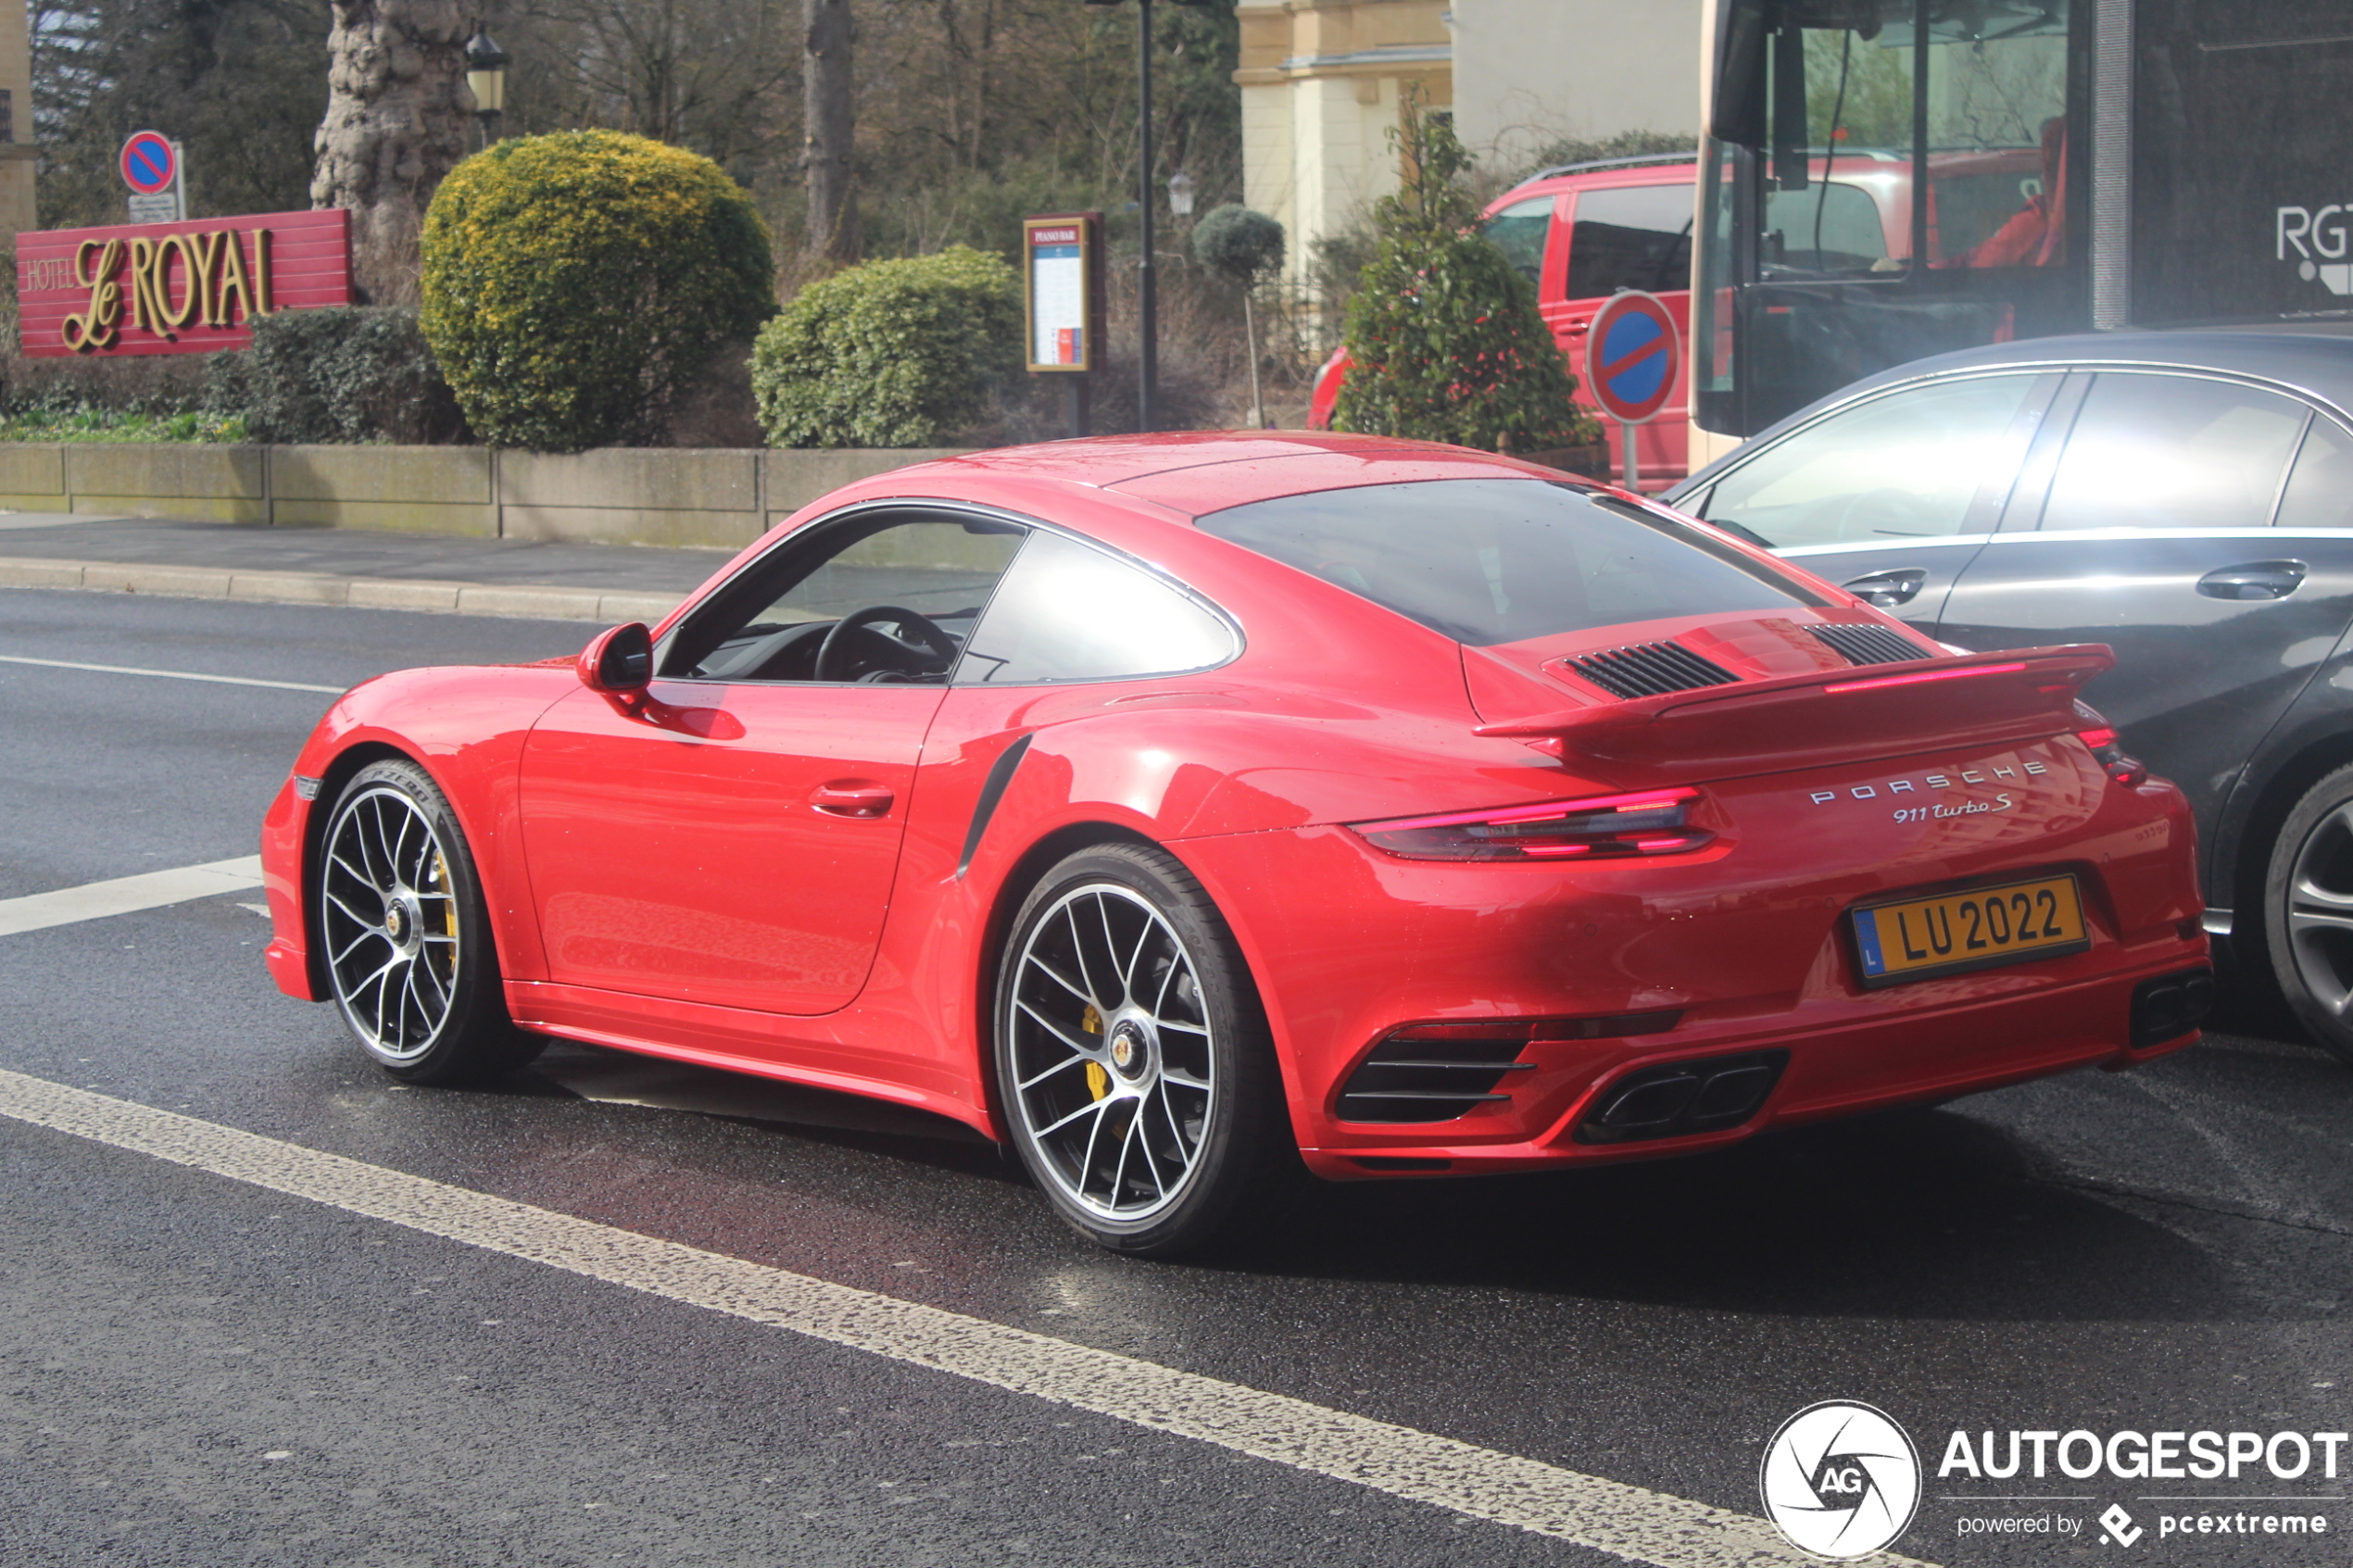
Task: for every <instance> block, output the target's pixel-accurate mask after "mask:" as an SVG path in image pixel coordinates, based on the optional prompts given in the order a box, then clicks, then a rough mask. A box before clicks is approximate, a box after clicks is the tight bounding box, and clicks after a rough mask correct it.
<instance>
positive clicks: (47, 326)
mask: <svg viewBox="0 0 2353 1568" xmlns="http://www.w3.org/2000/svg"><path fill="white" fill-rule="evenodd" d="M350 303H351V214H350V213H349V212H348V211H346V210H345V209H344V208H341V207H330V208H327V209H326V210H324V211H320V212H270V213H262V214H260V215H258V216H255V217H247V218H207V219H197V220H191V221H189V222H185V223H132V224H126V225H122V226H120V227H116V228H110V229H44V230H42V231H40V232H37V233H27V234H19V235H18V236H17V321H18V331H19V341H20V342H21V343H22V345H23V349H24V352H25V353H26V354H28V355H37V356H56V357H60V358H62V357H64V356H68V355H73V354H97V355H106V356H108V357H112V356H114V355H118V354H212V353H217V352H219V351H220V350H221V349H224V348H243V347H245V345H247V344H249V343H251V342H252V341H253V328H252V325H251V323H252V322H253V320H255V319H256V318H257V317H261V316H267V315H269V314H271V312H272V311H277V310H305V309H315V308H317V307H321V306H327V305H349V304H350Z"/></svg>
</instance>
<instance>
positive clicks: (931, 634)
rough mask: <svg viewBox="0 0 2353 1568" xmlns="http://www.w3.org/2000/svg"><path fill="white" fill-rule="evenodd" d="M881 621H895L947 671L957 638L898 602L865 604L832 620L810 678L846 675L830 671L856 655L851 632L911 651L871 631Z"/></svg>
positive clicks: (833, 679) (819, 679)
mask: <svg viewBox="0 0 2353 1568" xmlns="http://www.w3.org/2000/svg"><path fill="white" fill-rule="evenodd" d="M876 621H891V622H894V623H896V624H897V625H898V627H899V628H900V630H901V631H903V632H908V633H912V634H913V636H914V638H915V640H916V641H917V642H919V643H921V644H922V645H923V646H924V647H925V649H927V650H928V651H930V652H931V653H932V654H934V655H936V656H937V658H938V659H939V662H940V668H941V670H942V671H945V670H946V668H947V666H948V664H949V662H950V660H952V659H954V658H955V657H956V655H957V653H958V652H959V651H960V650H959V649H958V648H957V646H956V640H955V639H954V638H953V637H950V635H949V634H948V633H945V632H943V631H941V630H940V629H939V626H938V624H937V622H936V621H933V620H932V618H931V617H930V616H928V615H924V614H922V613H920V612H918V611H916V610H912V609H907V608H902V607H900V606H899V605H868V606H866V607H865V608H863V609H853V610H851V611H850V612H849V614H848V615H845V616H843V617H842V618H841V619H840V620H839V621H835V622H834V625H833V630H832V631H830V632H827V633H825V640H824V642H823V643H821V644H819V645H818V647H817V662H816V664H815V666H814V667H813V668H812V670H811V671H810V678H811V679H812V680H817V681H838V680H842V679H845V678H846V677H845V676H841V675H836V674H833V673H831V671H832V670H833V668H834V666H835V664H836V663H837V662H838V663H843V664H847V663H848V662H849V660H850V659H852V658H854V657H855V655H854V654H853V653H852V652H851V648H852V646H853V644H852V638H851V633H853V632H865V633H867V639H875V638H879V639H880V640H882V641H883V642H885V643H887V644H888V645H889V646H891V647H892V648H893V649H896V650H898V651H900V652H909V651H912V650H910V649H909V648H908V647H907V645H906V644H905V643H902V642H900V640H899V639H898V638H897V637H894V636H891V635H890V634H889V633H887V632H875V631H873V630H872V627H873V626H874V624H875V622H876Z"/></svg>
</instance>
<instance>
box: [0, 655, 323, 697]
mask: <svg viewBox="0 0 2353 1568" xmlns="http://www.w3.org/2000/svg"><path fill="white" fill-rule="evenodd" d="M0 664H38V665H42V666H44V667H45V668H47V669H51V670H93V671H97V673H99V674H101V675H152V676H154V677H155V678H156V679H157V680H159V681H210V682H212V683H213V684H215V685H221V686H271V687H275V688H276V689H277V690H279V691H282V692H326V693H328V694H329V695H331V696H342V695H343V694H344V693H346V692H347V691H349V690H350V689H351V688H350V687H349V686H313V685H308V684H304V683H303V682H300V681H256V680H253V679H250V678H249V677H247V676H244V675H199V674H197V673H195V671H189V670H137V669H133V668H132V666H130V665H127V664H77V663H75V662H74V661H73V660H72V659H27V658H25V657H23V656H22V655H20V654H12V653H0Z"/></svg>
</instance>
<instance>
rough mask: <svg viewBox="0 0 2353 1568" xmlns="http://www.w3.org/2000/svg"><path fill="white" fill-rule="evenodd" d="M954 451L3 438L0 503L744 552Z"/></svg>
mask: <svg viewBox="0 0 2353 1568" xmlns="http://www.w3.org/2000/svg"><path fill="white" fill-rule="evenodd" d="M954 450H956V449H954V448H937V449H904V450H838V451H805V452H803V451H759V450H752V449H745V448H683V447H680V448H672V447H607V448H603V449H600V450H598V451H593V452H582V453H579V454H576V455H574V456H572V457H549V456H547V455H545V454H541V453H534V452H498V451H492V450H490V449H488V448H486V447H481V446H205V445H195V444H193V443H188V444H182V443H164V442H157V443H140V444H128V443H126V444H124V445H101V444H97V443H87V444H85V443H77V442H66V443H59V444H55V445H42V444H35V443H0V508H8V509H10V510H14V511H22V512H92V513H101V514H107V515H114V516H128V517H188V518H208V519H213V520H215V521H221V522H258V523H272V524H276V525H279V526H288V527H291V526H300V525H304V524H309V525H313V526H317V525H325V526H330V527H335V528H381V529H388V530H393V531H396V532H399V533H457V534H466V535H471V536H472V537H475V538H484V539H560V540H566V541H570V542H573V543H581V544H640V545H720V546H743V545H748V544H749V543H751V541H753V540H754V539H757V538H758V537H760V535H761V534H762V533H766V532H767V531H768V529H769V527H770V526H771V525H772V524H774V523H775V522H777V521H781V520H783V519H784V518H786V517H788V516H790V515H791V514H792V513H794V512H796V511H798V510H799V509H800V508H802V507H804V506H806V505H807V504H808V503H810V502H811V501H813V500H815V499H816V498H817V497H818V496H820V495H824V494H825V493H826V492H827V491H829V490H832V489H834V488H835V487H837V486H838V485H842V484H847V483H849V482H850V481H851V480H854V479H863V478H865V477H866V476H868V475H869V474H876V473H882V472H885V471H887V470H890V469H896V468H904V467H906V466H907V465H908V464H910V463H920V462H924V461H926V460H928V459H930V458H942V457H947V456H950V454H951V452H952V451H954Z"/></svg>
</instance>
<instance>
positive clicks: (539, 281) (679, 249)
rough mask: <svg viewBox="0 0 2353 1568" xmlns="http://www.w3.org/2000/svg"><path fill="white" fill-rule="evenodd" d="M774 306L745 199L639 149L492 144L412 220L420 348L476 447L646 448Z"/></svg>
mask: <svg viewBox="0 0 2353 1568" xmlns="http://www.w3.org/2000/svg"><path fill="white" fill-rule="evenodd" d="M774 308H775V294H774V269H773V265H772V263H771V261H770V259H769V252H768V231H767V229H766V227H765V226H764V225H762V224H761V220H760V214H759V212H758V211H757V210H756V209H755V208H754V207H752V205H751V198H750V197H749V196H748V195H746V194H744V191H743V188H742V187H741V186H739V185H737V184H736V182H734V181H733V180H730V179H729V178H728V177H727V176H726V174H725V173H724V172H723V171H722V170H721V169H720V168H719V166H718V165H717V164H715V163H712V162H711V160H710V159H709V158H706V157H699V156H698V155H696V154H694V153H690V152H687V151H686V150H685V149H683V148H679V147H673V146H669V145H666V144H663V143H661V142H656V141H651V140H648V138H646V137H643V136H629V135H623V134H622V133H621V132H613V131H566V132H558V133H556V134H554V135H550V136H524V137H517V138H515V139H512V140H510V141H505V142H501V143H499V144H497V146H494V147H492V148H490V149H489V150H488V151H486V152H482V153H477V154H475V155H474V156H473V157H470V158H468V159H466V161H465V162H463V163H461V164H459V166H458V167H457V168H456V169H452V170H451V171H450V173H449V177H448V178H447V179H446V180H444V181H443V182H441V189H440V190H439V191H438V192H436V193H435V194H434V199H433V206H432V207H430V208H428V209H427V211H426V213H425V227H424V308H423V311H422V325H423V327H424V332H425V337H426V339H427V341H429V342H430V343H431V344H432V345H433V351H434V358H437V359H438V360H439V361H440V363H441V369H442V373H443V374H444V375H446V376H447V378H448V380H449V385H450V387H451V389H452V390H454V391H455V392H456V393H457V395H458V402H459V405H460V406H461V407H462V408H464V409H465V411H466V419H467V421H468V422H469V423H471V424H472V427H473V429H474V431H475V433H477V434H478V435H479V436H480V437H481V438H482V439H483V440H484V442H486V443H487V444H489V445H493V446H522V447H527V448H530V449H533V450H535V451H542V452H576V451H579V450H580V449H581V448H583V447H586V446H598V445H629V444H633V443H634V444H645V443H650V442H653V441H657V440H659V439H660V437H661V432H662V430H663V427H664V424H665V422H666V419H667V416H668V414H669V412H670V409H671V407H672V405H673V403H674V402H675V401H676V399H677V397H678V395H679V393H680V391H681V390H682V388H683V386H684V384H685V383H686V380H687V378H688V377H690V376H692V375H693V374H695V373H696V372H697V371H698V370H700V369H701V368H702V367H703V365H704V364H705V363H706V362H707V361H708V360H709V359H710V358H711V354H712V353H713V352H714V351H715V350H716V349H717V348H718V347H719V346H720V345H722V344H724V343H726V342H727V341H728V340H730V339H738V340H739V339H742V338H744V337H748V336H749V335H750V333H751V332H752V331H753V329H754V328H756V327H758V326H759V324H760V323H761V321H762V320H765V319H766V318H767V317H768V316H769V314H770V313H771V312H773V311H774Z"/></svg>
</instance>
